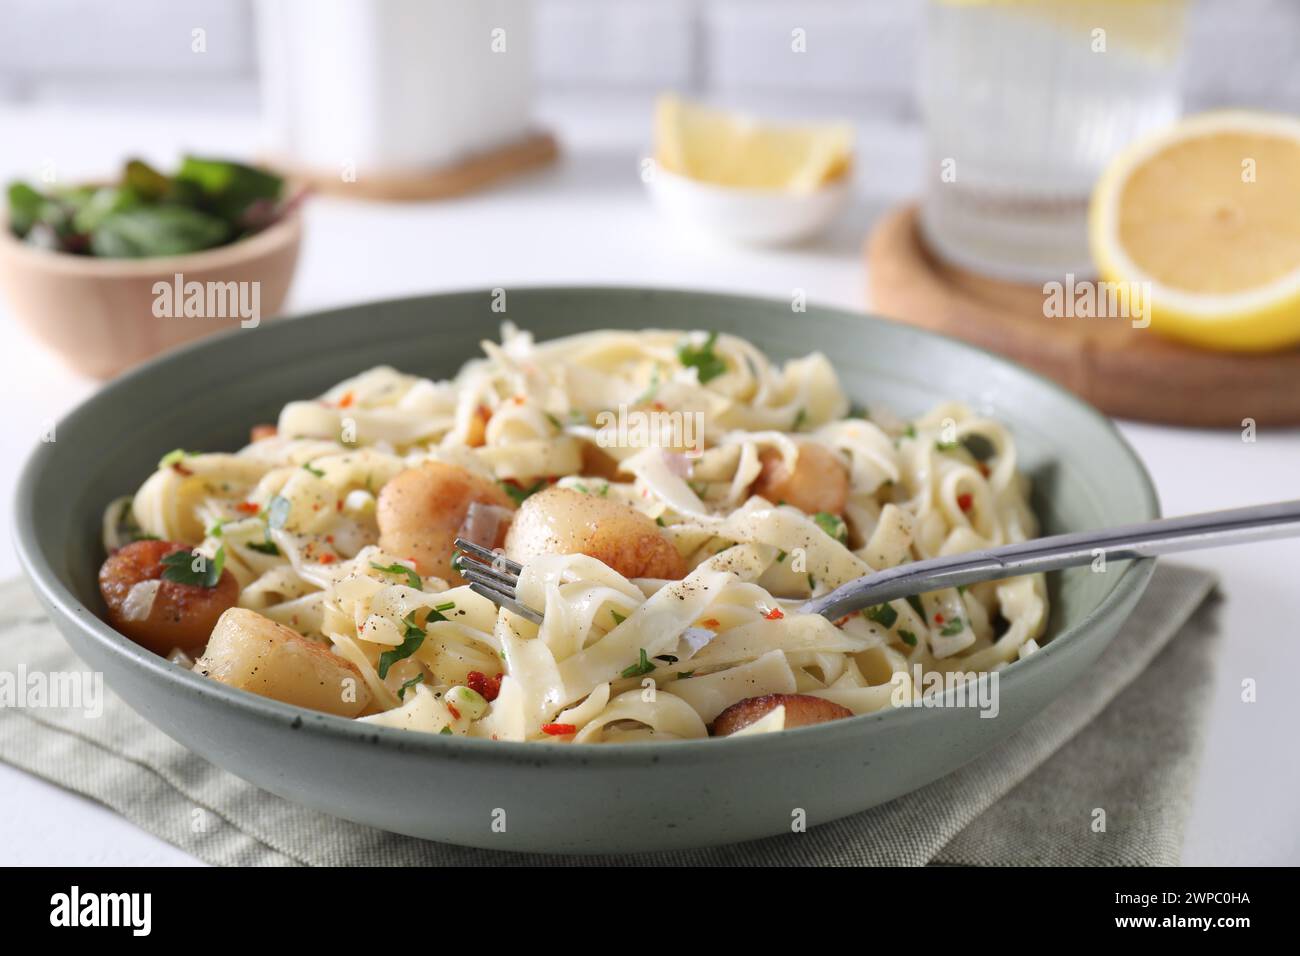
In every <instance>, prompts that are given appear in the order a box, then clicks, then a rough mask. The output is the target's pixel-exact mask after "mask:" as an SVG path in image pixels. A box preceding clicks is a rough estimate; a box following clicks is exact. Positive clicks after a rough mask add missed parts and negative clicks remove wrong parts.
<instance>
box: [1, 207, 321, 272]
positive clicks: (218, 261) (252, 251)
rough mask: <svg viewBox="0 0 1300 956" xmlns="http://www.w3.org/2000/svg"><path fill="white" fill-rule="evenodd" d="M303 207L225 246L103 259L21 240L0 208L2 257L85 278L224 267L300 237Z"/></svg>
mask: <svg viewBox="0 0 1300 956" xmlns="http://www.w3.org/2000/svg"><path fill="white" fill-rule="evenodd" d="M302 227H303V224H302V208H301V206H293V207H292V208H290V209H288V210H286V211H285V213H284V215H282V216H281V217H280V218H278V219H276V220H275V221H274V222H273V223H271V224H270V225H269V226H267V227H266V228H265V229H262V230H260V231H258V232H256V233H254V234H253V235H251V236H248V237H246V238H244V239H236V240H235V241H234V242H230V243H227V244H226V245H224V246H214V247H213V248H211V249H203V250H201V251H199V252H187V253H184V254H183V255H178V256H151V257H148V258H144V259H107V258H101V257H97V256H79V255H73V254H72V253H68V252H61V251H58V250H54V249H39V248H37V247H35V246H30V245H28V244H27V243H25V242H23V241H22V240H21V239H19V238H18V237H17V236H15V235H14V234H13V231H12V230H11V229H10V228H9V210H8V209H4V210H0V258H3V257H8V258H9V259H11V260H12V261H13V262H14V264H15V265H17V266H19V267H22V268H30V269H31V270H32V271H38V272H46V273H56V274H58V275H62V276H69V277H74V276H75V277H78V278H87V279H105V280H111V279H146V278H155V277H157V276H160V275H170V274H174V273H178V272H180V273H185V272H190V273H197V272H209V271H212V270H220V269H228V268H233V267H236V266H240V265H243V264H245V263H248V262H251V261H253V260H255V259H260V258H263V257H266V256H270V255H273V254H274V253H276V252H279V251H280V250H281V249H283V248H285V247H287V246H291V245H294V244H295V243H298V242H300V241H301V240H302Z"/></svg>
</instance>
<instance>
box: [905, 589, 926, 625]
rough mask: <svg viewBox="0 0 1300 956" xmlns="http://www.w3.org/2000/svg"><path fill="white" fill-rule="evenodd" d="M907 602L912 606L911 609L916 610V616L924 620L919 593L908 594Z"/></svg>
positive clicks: (923, 610) (923, 609)
mask: <svg viewBox="0 0 1300 956" xmlns="http://www.w3.org/2000/svg"><path fill="white" fill-rule="evenodd" d="M907 603H908V604H910V605H911V606H912V610H913V611H915V612H916V614H917V616H918V617H919V618H920V619H921V620H923V621H924V620H925V608H924V607H923V606H922V605H921V596H920V595H919V594H909V595H908V596H907Z"/></svg>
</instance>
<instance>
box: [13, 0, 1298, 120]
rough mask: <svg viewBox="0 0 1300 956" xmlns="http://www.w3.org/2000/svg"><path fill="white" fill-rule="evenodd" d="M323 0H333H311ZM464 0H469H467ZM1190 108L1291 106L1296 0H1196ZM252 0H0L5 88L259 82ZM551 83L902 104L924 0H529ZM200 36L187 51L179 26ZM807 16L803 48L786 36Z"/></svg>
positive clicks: (41, 95)
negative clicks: (203, 39)
mask: <svg viewBox="0 0 1300 956" xmlns="http://www.w3.org/2000/svg"><path fill="white" fill-rule="evenodd" d="M320 2H323V3H327V2H329V0H320ZM466 2H473V0H466ZM1192 2H1193V12H1192V18H1191V25H1190V29H1189V37H1188V57H1187V70H1186V71H1185V88H1186V90H1187V93H1188V103H1189V106H1190V107H1192V108H1196V107H1199V106H1217V105H1228V104H1236V105H1254V106H1262V107H1272V108H1277V109H1284V110H1290V111H1293V112H1300V55H1298V53H1297V51H1300V2H1297V0H1192ZM250 3H251V0H111V2H109V0H6V3H5V5H4V20H3V27H2V28H0V97H8V98H11V99H47V100H48V99H54V100H57V99H78V98H83V99H84V98H88V97H93V98H95V99H96V100H109V99H114V98H116V99H118V100H121V101H122V102H126V103H138V102H150V101H151V100H152V99H155V98H159V97H162V98H169V99H175V98H177V97H181V96H183V97H186V98H194V99H195V101H196V102H225V101H239V100H240V98H241V97H242V98H246V99H249V100H251V99H252V97H254V96H255V89H256V72H255V71H256V66H255V62H254V59H255V58H254V56H253V36H252V31H253V25H252V17H251V15H250ZM535 3H536V18H535V21H536V29H537V40H538V44H537V46H538V61H537V69H538V77H539V82H540V83H541V85H542V86H543V87H544V88H551V89H563V90H573V89H583V88H599V89H602V90H603V89H611V88H612V89H633V90H646V91H651V90H657V89H662V88H676V89H682V90H691V91H696V92H704V93H708V94H716V95H718V96H720V97H722V98H724V99H737V98H740V99H744V98H745V97H747V96H754V97H757V96H763V97H771V96H773V95H777V94H779V96H781V97H786V98H789V97H801V96H802V97H805V98H809V99H813V100H819V99H822V98H826V99H827V100H832V99H834V100H837V101H839V102H845V101H848V102H853V103H855V104H858V106H859V108H860V109H862V110H864V111H875V112H886V113H891V114H893V113H904V114H906V113H909V112H910V111H911V110H912V109H913V107H912V92H911V91H912V83H913V78H914V74H915V65H914V64H915V60H916V50H917V46H918V43H919V42H920V36H921V32H922V22H923V8H924V3H925V0H535ZM195 27H202V28H204V29H205V30H206V31H207V45H208V51H207V53H205V54H202V55H196V54H194V53H192V52H191V51H190V37H191V33H190V31H191V30H192V29H194V28H195ZM795 29H801V30H803V31H805V33H804V36H805V37H806V42H807V52H806V53H802V54H798V53H794V52H793V51H792V50H791V38H792V31H793V30H795Z"/></svg>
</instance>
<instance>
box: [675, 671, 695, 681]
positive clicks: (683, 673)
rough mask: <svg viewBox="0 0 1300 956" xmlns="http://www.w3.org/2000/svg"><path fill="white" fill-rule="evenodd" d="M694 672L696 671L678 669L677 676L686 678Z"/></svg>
mask: <svg viewBox="0 0 1300 956" xmlns="http://www.w3.org/2000/svg"><path fill="white" fill-rule="evenodd" d="M694 673H695V671H678V672H677V676H678V677H680V678H681V679H683V680H685V679H686V678H687V677H690V676H691V675H692V674H694Z"/></svg>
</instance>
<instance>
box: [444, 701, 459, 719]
mask: <svg viewBox="0 0 1300 956" xmlns="http://www.w3.org/2000/svg"><path fill="white" fill-rule="evenodd" d="M447 709H448V710H449V711H451V715H452V716H453V717H455V718H456V719H457V720H460V711H459V710H457V709H456V708H455V707H453V706H452V705H451V704H448V705H447Z"/></svg>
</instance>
